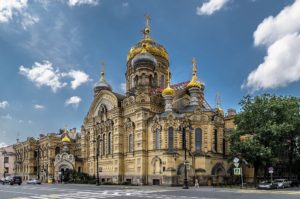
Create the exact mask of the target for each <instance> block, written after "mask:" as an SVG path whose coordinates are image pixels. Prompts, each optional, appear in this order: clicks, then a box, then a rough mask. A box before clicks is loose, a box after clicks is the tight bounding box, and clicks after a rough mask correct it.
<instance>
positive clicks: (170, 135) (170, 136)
mask: <svg viewBox="0 0 300 199" xmlns="http://www.w3.org/2000/svg"><path fill="white" fill-rule="evenodd" d="M173 131H174V129H173V127H169V129H168V150H169V151H170V152H171V151H173V149H174V132H173Z"/></svg>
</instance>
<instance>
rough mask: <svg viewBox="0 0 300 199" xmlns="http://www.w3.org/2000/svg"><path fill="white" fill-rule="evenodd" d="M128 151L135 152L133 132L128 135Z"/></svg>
mask: <svg viewBox="0 0 300 199" xmlns="http://www.w3.org/2000/svg"><path fill="white" fill-rule="evenodd" d="M128 151H129V152H130V153H132V152H133V137H132V134H130V135H129V137H128Z"/></svg>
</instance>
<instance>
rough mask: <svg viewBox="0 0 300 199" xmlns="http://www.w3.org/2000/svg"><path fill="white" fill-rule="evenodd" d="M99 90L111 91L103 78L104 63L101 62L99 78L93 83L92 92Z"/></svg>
mask: <svg viewBox="0 0 300 199" xmlns="http://www.w3.org/2000/svg"><path fill="white" fill-rule="evenodd" d="M101 90H109V91H111V90H112V88H111V86H110V85H109V83H107V81H106V80H105V79H104V64H102V71H101V78H100V80H99V81H98V82H97V83H96V84H95V85H94V92H95V93H97V92H99V91H101Z"/></svg>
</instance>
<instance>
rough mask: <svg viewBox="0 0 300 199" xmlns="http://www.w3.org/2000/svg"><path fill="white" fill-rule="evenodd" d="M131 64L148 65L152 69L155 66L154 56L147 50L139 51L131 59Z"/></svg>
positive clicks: (135, 65)
mask: <svg viewBox="0 0 300 199" xmlns="http://www.w3.org/2000/svg"><path fill="white" fill-rule="evenodd" d="M131 65H132V66H133V67H134V68H138V67H139V66H148V67H151V68H152V69H154V67H155V66H157V60H156V58H155V57H154V56H153V55H151V54H150V53H148V52H146V51H145V52H141V53H139V54H137V55H136V56H135V57H134V58H133V59H132V61H131Z"/></svg>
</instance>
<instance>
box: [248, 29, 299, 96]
mask: <svg viewBox="0 0 300 199" xmlns="http://www.w3.org/2000/svg"><path fill="white" fill-rule="evenodd" d="M299 52H300V35H299V34H297V33H294V34H289V35H287V36H285V37H283V38H282V39H279V40H278V41H276V42H275V43H274V44H272V45H271V46H270V47H269V48H268V54H267V55H266V56H265V58H264V62H263V63H261V64H260V65H259V66H258V67H257V69H255V70H254V71H252V72H251V73H250V74H249V76H248V78H247V82H246V84H245V85H243V87H245V86H246V87H250V88H252V90H253V91H256V90H259V89H268V88H277V87H283V86H286V85H287V84H289V83H291V82H295V81H298V80H300V54H299Z"/></svg>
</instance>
